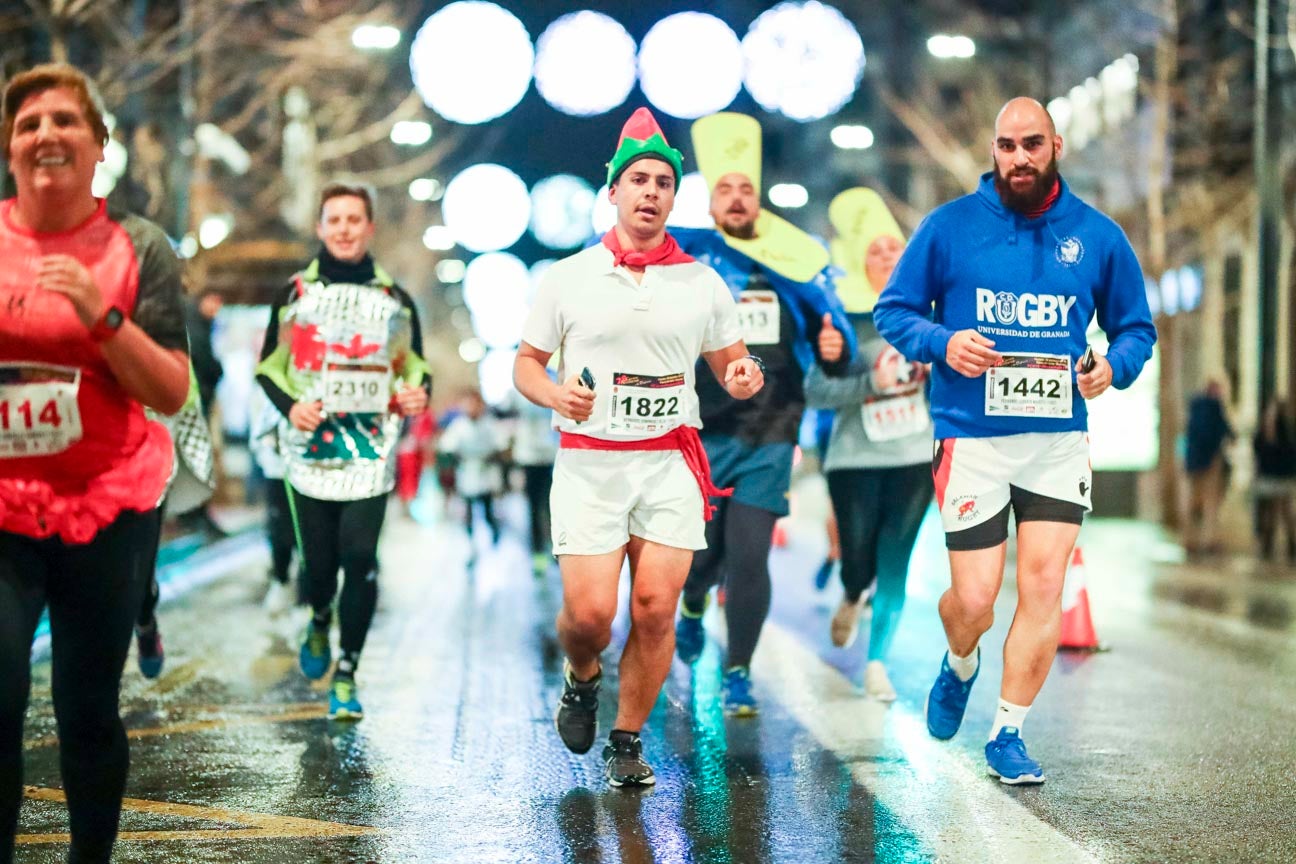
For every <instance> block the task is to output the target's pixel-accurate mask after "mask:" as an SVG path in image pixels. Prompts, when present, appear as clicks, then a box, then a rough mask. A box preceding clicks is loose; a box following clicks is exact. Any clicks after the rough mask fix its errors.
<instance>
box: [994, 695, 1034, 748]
mask: <svg viewBox="0 0 1296 864" xmlns="http://www.w3.org/2000/svg"><path fill="white" fill-rule="evenodd" d="M1030 709H1031V706H1029V705H1014V704H1013V703H1011V702H1006V701H1004V700H1003V699H1002V698H1001V699H1000V700H999V707H998V708H997V709H996V710H995V716H994V723H993V724H991V726H990V740H991V741H993V740H994V739H995V738H997V737H999V730H1000V729H1003V728H1004V727H1007V726H1011V727H1012V728H1014V729H1016V730H1017V733H1018V734H1019V735H1020V734H1021V727H1022V724H1023V723H1025V722H1026V712H1027V711H1029V710H1030Z"/></svg>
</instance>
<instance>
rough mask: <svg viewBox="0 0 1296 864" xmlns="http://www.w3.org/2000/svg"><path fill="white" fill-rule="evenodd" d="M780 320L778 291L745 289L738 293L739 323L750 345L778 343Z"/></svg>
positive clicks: (744, 339) (744, 338)
mask: <svg viewBox="0 0 1296 864" xmlns="http://www.w3.org/2000/svg"><path fill="white" fill-rule="evenodd" d="M780 321H781V318H780V314H779V298H778V294H777V293H775V292H773V291H744V292H742V293H741V294H739V295H738V323H739V324H740V325H741V326H742V332H743V341H744V342H746V343H747V344H748V345H777V344H778V341H779V324H780Z"/></svg>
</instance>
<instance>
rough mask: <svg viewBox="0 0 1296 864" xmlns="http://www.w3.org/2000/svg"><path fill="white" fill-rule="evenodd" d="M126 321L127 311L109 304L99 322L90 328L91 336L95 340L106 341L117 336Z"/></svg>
mask: <svg viewBox="0 0 1296 864" xmlns="http://www.w3.org/2000/svg"><path fill="white" fill-rule="evenodd" d="M125 323H126V313H124V312H122V310H121V309H119V308H118V307H116V306H109V307H108V309H107V310H106V311H105V312H104V314H103V317H102V318H100V319H99V323H98V324H96V325H95V326H93V327H91V328H90V338H91V339H92V340H93V341H95V342H106V341H108V340H109V339H111V338H112V337H114V336H116V335H117V331H118V330H120V329H121V326H122V324H125Z"/></svg>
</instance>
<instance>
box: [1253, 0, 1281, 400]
mask: <svg viewBox="0 0 1296 864" xmlns="http://www.w3.org/2000/svg"><path fill="white" fill-rule="evenodd" d="M1270 3H1271V0H1256V63H1255V84H1256V99H1255V138H1254V143H1253V148H1254V154H1255V156H1254V159H1255V182H1256V202H1257V212H1256V253H1257V254H1256V268H1257V272H1256V276H1257V279H1258V285H1257V288H1258V291H1257V295H1258V298H1259V302H1260V308H1259V310H1258V311H1259V314H1260V322H1259V323H1260V327H1259V331H1260V344H1259V345H1258V346H1257V347H1258V349H1259V351H1260V358H1259V359H1260V364H1259V365H1260V382H1259V383H1260V388H1259V394H1258V395H1259V405H1258V406H1257V408H1259V409H1260V410H1263V407H1264V405H1265V403H1266V402H1268V400H1269V398H1270V397H1271V396H1273V395H1274V392H1275V390H1276V388H1277V383H1278V350H1279V340H1278V282H1279V274H1278V268H1279V266H1280V262H1279V257H1280V255H1281V250H1282V235H1281V231H1282V189H1281V188H1280V181H1279V177H1278V148H1279V146H1280V143H1281V142H1280V140H1279V139H1280V136H1281V133H1282V130H1281V120H1282V111H1281V106H1280V105H1279V104H1278V99H1279V97H1280V95H1281V94H1280V91H1279V88H1278V86H1277V81H1276V80H1275V75H1274V63H1273V59H1274V58H1273V56H1272V52H1273V50H1274V49H1273V45H1274V43H1275V41H1276V39H1277V36H1278V34H1277V33H1276V32H1275V27H1274V16H1272V15H1271V14H1270V11H1271V10H1270Z"/></svg>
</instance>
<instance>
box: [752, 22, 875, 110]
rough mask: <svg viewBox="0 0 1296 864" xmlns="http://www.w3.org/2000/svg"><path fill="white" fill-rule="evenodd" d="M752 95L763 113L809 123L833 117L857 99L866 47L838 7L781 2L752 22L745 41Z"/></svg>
mask: <svg viewBox="0 0 1296 864" xmlns="http://www.w3.org/2000/svg"><path fill="white" fill-rule="evenodd" d="M742 53H743V57H744V59H745V60H746V68H747V73H746V76H745V80H746V84H747V92H748V93H750V94H751V95H752V98H753V99H755V100H756V101H757V102H758V103H759V104H760V106H761V107H762V108H764V109H765V110H766V111H772V112H776V113H779V114H783V115H785V116H787V117H790V118H792V119H793V120H798V121H801V122H806V121H809V120H818V119H819V118H821V117H827V116H828V115H829V114H832V113H833V112H835V111H837V110H838V109H840V108H841V107H842V106H843V105H845V104H846V103H847V102H849V101H850V100H851V98H852V97H853V96H854V95H855V90H856V88H857V87H859V82H860V78H861V76H862V75H863V74H864V43H863V42H862V41H861V40H860V35H859V32H858V31H857V30H856V29H855V26H854V25H853V24H851V22H850V21H848V20H847V19H846V17H845V16H844V15H842V14H841V12H838V11H837V10H836V9H834V8H833V7H832V6H828V5H825V4H823V3H819V2H815V0H811V2H808V3H780V4H779V5H777V6H775V7H774V8H773V9H770V10H768V11H767V12H764V13H762V14H761V16H760V17H759V18H757V19H756V20H755V21H753V22H752V25H751V27H750V29H748V31H747V35H746V36H745V37H744V38H743V41H742Z"/></svg>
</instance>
